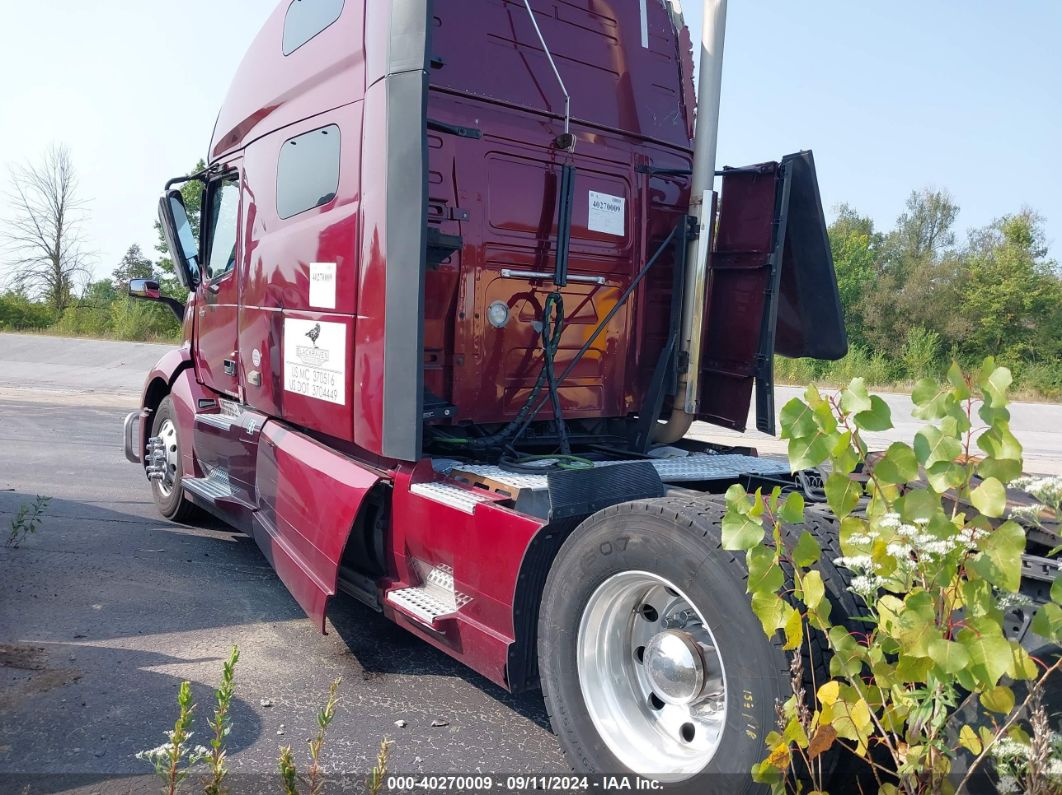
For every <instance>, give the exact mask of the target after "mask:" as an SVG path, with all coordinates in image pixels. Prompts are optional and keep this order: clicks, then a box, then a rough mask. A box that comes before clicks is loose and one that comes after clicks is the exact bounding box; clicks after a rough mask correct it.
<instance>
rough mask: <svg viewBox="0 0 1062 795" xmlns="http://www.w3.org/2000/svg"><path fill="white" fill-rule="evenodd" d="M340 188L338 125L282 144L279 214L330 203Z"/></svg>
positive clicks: (288, 216) (279, 164)
mask: <svg viewBox="0 0 1062 795" xmlns="http://www.w3.org/2000/svg"><path fill="white" fill-rule="evenodd" d="M338 190H339V128H338V127H337V126H336V125H334V124H333V125H331V126H328V127H322V128H321V129H319V130H312V131H311V132H308V133H303V134H302V135H299V136H296V137H295V138H292V139H290V140H287V141H285V142H284V145H283V146H282V147H280V157H279V159H278V161H277V215H279V216H280V217H281V218H291V217H292V216H293V215H298V214H299V213H303V212H306V211H307V210H312V209H313V208H314V207H320V206H321V205H322V204H328V202H330V201H332V199H334V198H335V197H336V191H338Z"/></svg>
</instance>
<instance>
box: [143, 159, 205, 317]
mask: <svg viewBox="0 0 1062 795" xmlns="http://www.w3.org/2000/svg"><path fill="white" fill-rule="evenodd" d="M204 169H206V161H204V160H200V161H199V162H198V163H196V164H195V168H193V169H192V170H191V171H189V172H188V174H198V173H199V172H200V171H203V170H204ZM180 191H181V197H182V198H183V199H184V207H185V209H186V210H187V211H188V223H189V224H190V225H191V227H192V234H193V235H194V236H195V239H196V240H199V218H200V211H201V210H202V207H203V185H202V183H201V182H199V181H198V180H191V181H189V182H185V183H184V184H183V185H181V187H180ZM155 233H156V234H157V235H158V243H156V244H155V250H156V251H157V252H159V254H160V255H161V256H160V257H159V260H158V262H157V263H155V265H156V267H157V268H158V270H159V272H160V273H159V284H160V285H161V287H162V291H163V292H164V293H165V294H166V295H169V296H171V297H173V298H176V299H178V300H180V301H183V300H184V299H185V298H186V295H187V294H186V293H185V291H184V289H183V288H182V287H181V285H180V282H178V281H177V273H176V271H175V270H174V265H173V260H172V259H171V258H170V256H169V255H170V247H169V246H167V245H166V236H165V235H164V234H163V232H162V224H161V223H159V221H158V220H156V221H155Z"/></svg>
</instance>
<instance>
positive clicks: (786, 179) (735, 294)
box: [697, 152, 848, 435]
mask: <svg viewBox="0 0 1062 795" xmlns="http://www.w3.org/2000/svg"><path fill="white" fill-rule="evenodd" d="M706 301H707V306H706V317H705V323H704V338H703V341H702V347H701V350H702V352H703V353H702V357H701V362H700V375H699V377H700V389H699V391H700V406H699V409H698V413H697V418H698V419H700V420H703V421H705V422H710V423H712V424H715V425H721V426H723V427H726V428H733V429H735V430H739V431H744V430H745V427H746V422H747V418H748V410H749V405H750V404H751V401H752V389H753V386H755V388H756V428H757V429H758V430H760V431H763V432H764V433H769V434H772V435H773V434H774V433H775V430H776V429H775V421H774V414H775V412H774V367H773V362H774V354H775V353H780V354H782V355H783V356H789V357H798V356H811V357H814V358H820V359H837V358H840V357H841V356H844V354H845V353H847V351H848V340H847V336H846V335H845V330H844V320H843V317H842V315H841V304H840V296H839V294H838V291H837V277H836V274H835V273H834V268H833V256H832V254H831V252H830V245H829V238H828V236H827V232H826V221H825V216H824V214H823V212H822V201H821V198H820V196H819V187H818V181H817V178H816V176H815V161H814V158H813V157H812V154H811V152H800V153H797V154H794V155H788V156H787V157H785V158H783V159H782V162H781V163H761V164H759V165H755V166H748V167H745V168H735V169H725V170H724V173H723V180H722V191H721V200H720V204H719V217H718V222H717V227H716V234H715V240H714V245H713V248H712V257H711V262H710V263H709V277H708V295H707V299H706Z"/></svg>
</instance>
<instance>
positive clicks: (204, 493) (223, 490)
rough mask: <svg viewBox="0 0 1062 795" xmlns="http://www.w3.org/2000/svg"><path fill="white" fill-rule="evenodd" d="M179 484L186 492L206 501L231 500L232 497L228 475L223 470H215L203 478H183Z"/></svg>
mask: <svg viewBox="0 0 1062 795" xmlns="http://www.w3.org/2000/svg"><path fill="white" fill-rule="evenodd" d="M181 483H182V484H183V485H184V487H185V488H186V489H187V490H188V491H190V492H192V493H194V494H197V495H199V496H200V497H204V498H205V499H208V500H214V501H217V500H224V499H232V496H233V494H232V485H231V484H230V483H229V473H228V472H226V471H225V470H224V469H215V470H213V471H212V472H211V473H210V474H209V475H208V476H207V477H205V478H185V479H184V480H182V481H181Z"/></svg>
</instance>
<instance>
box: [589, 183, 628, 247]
mask: <svg viewBox="0 0 1062 795" xmlns="http://www.w3.org/2000/svg"><path fill="white" fill-rule="evenodd" d="M626 204H627V200H626V199H624V198H623V197H622V196H612V195H610V194H608V193H598V192H597V191H596V190H592V191H590V220H589V222H588V223H587V225H586V226H587V228H588V229H589V230H590V231H591V232H603V233H604V234H606V235H616V236H617V237H623V235H624V233H625V228H624V221H625V216H626Z"/></svg>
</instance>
